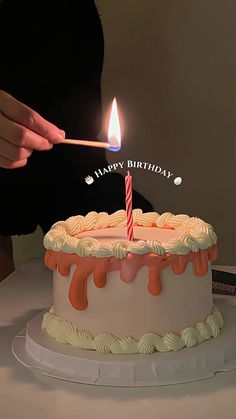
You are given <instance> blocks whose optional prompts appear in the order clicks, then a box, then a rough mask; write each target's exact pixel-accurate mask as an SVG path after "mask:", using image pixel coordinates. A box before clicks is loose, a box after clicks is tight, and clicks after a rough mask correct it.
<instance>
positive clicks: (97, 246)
mask: <svg viewBox="0 0 236 419" xmlns="http://www.w3.org/2000/svg"><path fill="white" fill-rule="evenodd" d="M126 222H127V216H126V211H125V210H119V211H116V212H114V213H112V214H108V213H107V212H99V213H97V212H95V211H91V212H89V213H88V214H87V215H86V216H82V215H77V216H73V217H69V218H68V219H67V220H65V221H59V222H57V223H55V224H54V225H53V226H52V228H51V229H50V230H49V232H48V233H47V234H46V235H45V237H44V243H43V244H44V247H45V248H46V249H51V250H54V251H63V252H66V253H76V254H78V255H79V256H82V257H86V256H95V257H97V258H102V257H110V256H114V257H116V258H118V259H123V258H124V257H126V256H127V255H128V253H134V254H147V253H154V254H157V255H164V254H166V253H168V254H176V255H187V254H189V253H190V252H195V253H196V252H198V251H199V250H200V249H207V248H208V247H211V246H212V245H214V244H216V242H217V236H216V234H215V232H214V229H213V227H212V225H211V224H209V223H206V222H205V221H203V220H201V219H200V218H197V217H189V216H188V215H185V214H177V215H174V214H172V213H170V212H164V213H163V214H161V215H160V214H158V213H157V212H146V213H143V212H142V210H141V209H139V208H138V209H134V210H133V223H134V225H136V226H144V227H153V228H155V227H159V228H161V227H167V228H172V229H173V228H174V229H176V230H179V231H181V232H182V233H183V234H182V235H181V236H180V237H179V238H177V239H170V240H169V241H168V242H165V243H164V242H159V241H158V240H147V241H145V240H138V241H136V242H132V241H129V240H114V242H113V243H112V245H111V246H109V245H107V244H103V243H100V242H99V241H98V240H97V239H95V238H94V237H89V236H88V237H82V238H79V237H78V235H79V233H82V232H84V231H91V230H97V229H102V228H108V227H124V226H126Z"/></svg>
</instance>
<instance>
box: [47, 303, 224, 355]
mask: <svg viewBox="0 0 236 419" xmlns="http://www.w3.org/2000/svg"><path fill="white" fill-rule="evenodd" d="M223 325H224V320H223V318H222V315H221V313H220V311H219V309H218V308H217V307H216V306H213V310H212V312H211V313H210V314H209V315H208V316H207V318H206V319H205V321H200V322H198V323H197V324H196V325H195V326H192V327H186V328H185V329H184V330H183V331H182V332H181V333H180V335H177V334H175V333H173V332H170V333H167V334H166V335H165V336H163V337H161V336H159V335H158V334H156V333H153V332H149V333H146V334H145V335H143V336H142V337H141V339H140V340H136V339H134V338H133V337H130V336H128V337H123V338H118V337H116V336H114V335H112V334H109V333H102V334H100V335H98V336H96V337H93V335H92V334H91V333H90V332H88V331H86V330H82V331H79V330H78V329H77V328H76V327H74V326H73V324H72V323H71V322H70V321H67V320H63V319H61V318H60V317H59V316H57V315H56V314H55V310H54V307H53V306H52V307H51V309H50V311H49V312H48V313H45V314H44V317H43V322H42V329H43V330H46V331H47V333H48V334H49V335H50V336H51V337H53V338H54V339H56V341H57V342H60V343H68V344H70V345H72V346H75V347H77V348H82V349H90V350H91V349H92V350H96V351H99V352H103V353H109V352H111V353H114V354H122V353H126V354H127V353H133V354H134V353H142V354H151V353H153V352H156V351H158V352H168V351H179V350H180V349H183V348H184V347H187V348H192V347H194V346H196V345H198V344H199V343H202V342H204V341H206V340H208V339H210V338H212V337H217V336H218V335H219V334H220V331H221V329H222V327H223Z"/></svg>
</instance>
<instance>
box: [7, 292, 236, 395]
mask: <svg viewBox="0 0 236 419" xmlns="http://www.w3.org/2000/svg"><path fill="white" fill-rule="evenodd" d="M214 303H215V304H216V305H217V306H218V307H219V309H220V311H221V313H222V315H223V317H224V321H225V325H224V327H223V329H222V332H221V334H220V335H219V336H218V337H217V338H215V339H210V340H208V341H205V342H203V343H201V344H200V345H198V346H196V347H194V348H190V349H189V348H184V349H182V350H180V351H178V352H165V353H159V352H155V353H153V354H151V355H143V354H135V355H134V354H128V355H126V354H122V355H113V354H109V353H108V354H101V353H98V352H95V351H88V350H84V349H77V348H73V347H71V345H68V344H61V343H57V342H56V341H55V340H54V339H53V338H51V337H50V336H48V335H47V333H46V332H45V331H43V330H42V329H41V323H42V317H43V315H44V313H45V312H43V313H40V314H39V315H37V316H35V317H33V319H32V320H30V321H29V322H28V324H27V327H26V329H24V330H22V331H21V332H19V333H18V334H17V335H16V336H15V338H14V340H13V342H12V351H13V354H14V355H15V357H16V358H17V359H18V361H19V362H21V363H22V364H23V365H25V366H26V367H28V368H29V369H30V370H31V371H32V372H33V373H34V374H36V375H41V374H43V375H44V376H48V377H53V378H57V379H61V380H66V381H72V382H77V383H85V384H94V385H103V386H122V387H136V386H161V385H170V384H180V383H186V382H191V381H197V380H202V379H206V378H210V377H213V376H214V375H215V374H216V373H217V372H220V371H230V370H232V369H234V368H236V333H235V320H236V302H235V298H234V297H227V298H225V297H222V296H217V297H216V298H215V301H214Z"/></svg>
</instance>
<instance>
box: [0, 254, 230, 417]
mask: <svg viewBox="0 0 236 419" xmlns="http://www.w3.org/2000/svg"><path fill="white" fill-rule="evenodd" d="M51 278H52V276H51V272H50V271H48V270H47V269H46V268H45V267H44V266H43V262H42V261H41V260H38V259H35V260H31V261H29V262H28V263H27V264H25V265H23V266H22V267H21V268H20V269H18V270H17V271H15V272H14V273H12V274H11V275H10V276H9V277H8V278H6V279H5V280H4V281H3V282H2V283H1V284H0V307H1V319H0V418H1V419H38V418H40V419H51V418H52V419H55V418H56V419H66V418H68V419H74V418H76V419H90V418H91V419H94V418H96V419H100V418H102V419H107V418H109V419H110V418H112V419H121V418H124V419H126V418H135V419H141V418H145V419H152V418H153V419H154V418H155V419H157V418H158V419H166V418H171V419H173V418H174V419H184V418H186V419H194V418H196V419H205V418H206V419H211V418H214V419H223V418H224V419H231V418H232V419H235V418H236V404H235V400H236V370H234V371H231V372H224V373H218V374H216V376H215V377H214V378H211V379H208V380H203V381H198V382H194V383H188V384H182V385H174V386H164V387H148V388H117V387H116V388H108V387H100V386H90V385H83V384H74V383H69V382H64V381H60V380H55V379H48V378H46V377H45V378H43V379H42V380H39V379H37V378H36V377H35V376H34V375H33V374H32V373H31V372H30V371H29V370H28V369H27V368H25V367H24V366H22V365H21V364H20V363H19V362H18V361H17V360H16V359H15V357H14V356H13V354H12V352H11V342H12V339H13V338H14V336H15V335H16V334H17V332H18V331H19V330H20V329H22V328H23V327H25V325H26V322H27V321H28V320H29V319H30V318H31V317H32V316H33V315H34V314H36V313H37V312H38V311H41V310H42V309H44V308H47V307H49V306H50V305H51V302H52V280H51ZM226 298H231V299H232V298H233V299H234V297H226ZM235 304H236V302H235Z"/></svg>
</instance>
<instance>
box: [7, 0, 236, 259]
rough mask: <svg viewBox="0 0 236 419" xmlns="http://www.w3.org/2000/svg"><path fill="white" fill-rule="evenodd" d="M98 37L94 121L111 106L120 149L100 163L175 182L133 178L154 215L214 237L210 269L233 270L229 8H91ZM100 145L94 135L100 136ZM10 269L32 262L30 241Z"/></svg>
mask: <svg viewBox="0 0 236 419" xmlns="http://www.w3.org/2000/svg"><path fill="white" fill-rule="evenodd" d="M96 3H97V6H98V9H99V12H100V14H101V19H102V23H103V29H104V36H105V64H104V72H103V103H104V111H105V110H106V109H107V107H108V104H109V103H110V101H111V100H112V98H113V96H117V99H118V104H119V105H120V109H121V113H122V121H123V130H124V143H123V148H122V151H121V152H120V153H117V154H110V153H109V154H108V158H109V160H110V161H113V162H115V161H120V160H127V159H132V160H139V161H146V162H150V163H153V164H158V165H160V166H161V167H163V168H165V169H168V170H170V171H171V172H173V173H174V175H175V176H181V177H182V178H183V183H182V185H181V186H179V187H178V186H175V185H174V184H173V181H167V180H166V179H165V178H163V177H162V176H160V175H157V174H154V173H152V172H148V171H144V170H138V169H136V170H135V169H134V170H133V171H132V175H133V182H134V187H135V188H137V189H138V190H139V191H141V192H142V193H143V194H144V195H145V196H146V197H147V198H148V199H150V200H151V201H152V203H153V204H154V206H155V209H156V210H157V211H158V212H163V211H171V212H174V213H178V212H184V213H187V214H189V215H193V216H198V217H202V218H203V219H205V220H208V221H209V222H210V223H212V224H213V225H214V227H215V230H216V232H217V234H218V236H219V244H220V257H219V259H218V263H222V264H231V265H234V264H236V244H235V221H234V214H235V212H236V204H235V189H236V181H235V168H234V167H235V161H236V154H235V147H234V146H233V144H234V143H235V134H236V124H235V112H236V107H235V105H236V53H235V39H236V22H235V15H236V2H234V1H233V0H232V1H229V0H224V1H222V0H214V1H213V0H211V1H210V0H198V1H196V0H195V1H193V0H180V1H176V0H173V1H167V0H161V1H157V0H146V1H144V0H139V1H137V0H119V1H114V0H113V1H111V0H97V1H96ZM101 135H104V130H103V132H102V133H101ZM17 240H18V242H15V254H16V257H17V261H18V262H19V263H20V262H21V261H23V260H25V259H26V258H28V257H29V256H30V255H31V248H32V243H33V246H34V255H37V254H39V255H41V254H42V247H41V243H42V237H41V235H40V234H39V233H37V235H36V236H35V235H34V236H33V238H30V239H29V241H28V244H27V243H26V239H22V238H20V239H17Z"/></svg>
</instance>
